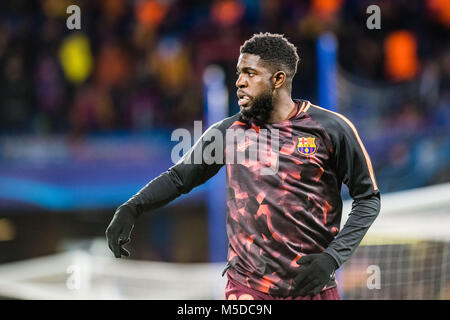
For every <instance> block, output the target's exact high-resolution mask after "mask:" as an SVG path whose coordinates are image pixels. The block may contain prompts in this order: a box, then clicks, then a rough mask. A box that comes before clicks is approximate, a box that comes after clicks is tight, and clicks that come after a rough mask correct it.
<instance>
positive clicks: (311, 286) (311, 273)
mask: <svg viewBox="0 0 450 320" xmlns="http://www.w3.org/2000/svg"><path fill="white" fill-rule="evenodd" d="M297 264H299V265H300V266H301V267H300V271H299V274H298V276H296V277H295V279H294V284H295V287H296V288H297V293H298V295H299V296H302V297H303V296H306V295H309V294H311V295H316V294H318V293H319V292H320V291H321V290H322V289H323V287H325V285H327V284H328V283H329V282H330V278H331V275H332V273H333V272H334V271H335V270H336V269H337V268H338V265H337V263H336V261H335V260H334V258H333V257H332V256H330V255H329V254H327V253H324V252H322V253H312V254H308V255H307V256H304V257H302V258H300V259H299V260H298V261H297Z"/></svg>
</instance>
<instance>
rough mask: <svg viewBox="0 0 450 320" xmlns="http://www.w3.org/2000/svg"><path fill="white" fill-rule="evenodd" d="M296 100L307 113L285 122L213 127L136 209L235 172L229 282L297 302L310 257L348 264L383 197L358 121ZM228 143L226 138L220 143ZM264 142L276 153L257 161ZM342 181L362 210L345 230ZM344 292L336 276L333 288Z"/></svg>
mask: <svg viewBox="0 0 450 320" xmlns="http://www.w3.org/2000/svg"><path fill="white" fill-rule="evenodd" d="M296 102H297V103H298V104H300V105H301V108H299V112H298V113H297V114H296V115H295V116H294V117H292V118H290V119H288V120H285V121H281V122H279V123H267V124H264V125H260V126H257V125H255V124H253V123H248V122H245V121H243V120H242V119H241V117H240V113H238V114H236V115H234V116H232V117H229V118H227V119H225V120H223V121H221V122H219V123H216V124H215V125H213V126H211V127H210V128H209V129H208V130H207V131H205V133H204V134H203V136H202V138H201V139H200V140H199V141H198V142H197V143H196V145H195V146H194V147H193V148H192V149H191V150H190V151H189V152H188V153H187V154H186V155H185V156H184V157H183V158H182V159H181V160H180V161H179V162H178V163H177V164H176V165H174V166H173V167H171V168H170V169H169V170H168V171H167V172H165V173H163V174H162V175H161V176H159V177H158V178H156V179H154V180H153V181H151V182H150V183H149V184H148V185H147V186H146V187H144V188H143V189H142V190H141V191H140V192H139V193H138V194H136V195H135V196H134V197H133V198H131V199H130V200H129V201H128V202H127V204H129V205H132V206H133V207H134V208H136V211H137V212H138V213H139V214H140V213H142V211H145V210H148V209H152V208H156V207H160V206H162V205H164V204H166V203H168V202H169V201H171V200H173V199H174V198H176V197H177V196H179V195H180V194H181V193H187V192H189V191H190V190H191V189H192V188H193V187H195V186H197V185H199V184H202V183H204V182H205V181H207V180H208V179H209V178H211V177H212V176H213V175H214V174H215V173H217V172H218V170H219V169H220V167H222V166H223V165H226V175H227V187H226V188H227V190H226V192H227V234H228V238H229V250H228V265H229V269H228V273H227V274H228V277H230V278H231V279H233V280H235V281H237V282H239V283H242V284H244V285H246V286H248V287H251V288H253V289H256V290H259V291H261V292H264V293H268V294H271V295H275V296H289V295H291V294H290V293H291V292H292V290H293V289H294V287H295V283H294V282H293V281H294V280H293V279H294V278H295V276H296V275H297V274H298V272H299V265H298V264H297V261H298V260H299V259H301V258H302V257H303V256H305V255H308V254H310V253H319V252H326V253H328V254H330V255H331V256H332V257H333V258H334V259H335V260H336V264H337V265H338V266H340V265H341V264H342V263H343V262H345V261H346V260H347V259H348V258H349V257H350V255H351V254H352V253H353V251H354V250H355V249H356V247H357V246H358V245H359V243H360V241H361V240H362V238H363V236H364V234H365V233H366V231H367V229H368V228H369V226H370V225H371V223H372V222H373V220H374V219H375V218H376V216H377V214H378V212H379V191H378V188H377V185H376V182H375V177H374V173H373V169H372V165H371V162H370V159H369V156H368V154H367V152H366V150H365V148H364V146H363V144H362V142H361V139H360V138H359V135H358V133H357V131H356V129H355V127H354V126H353V124H352V123H351V122H350V121H349V120H348V119H346V118H345V117H344V116H342V115H340V114H338V113H335V112H331V111H328V110H326V109H323V108H320V107H318V106H315V105H312V104H311V103H310V102H308V101H303V100H296ZM219 133H221V135H220V134H219ZM234 133H237V134H234ZM233 134H234V135H233ZM220 136H222V137H223V139H225V140H224V141H220V143H218V142H219V140H220V138H218V137H220ZM230 137H232V138H230ZM261 145H264V146H266V149H265V150H264V152H262V153H259V152H258V153H256V154H257V155H261V154H262V155H263V156H262V157H254V156H250V154H252V155H253V154H254V153H252V152H253V151H255V150H259V149H260V147H261ZM211 146H214V147H216V148H223V149H216V151H218V150H221V151H223V155H224V156H223V157H222V158H221V157H220V155H219V153H220V152H210V153H208V152H204V151H205V150H206V149H207V148H210V149H211ZM196 150H197V151H201V152H203V153H200V154H203V157H202V159H201V161H200V162H199V161H194V155H195V153H196ZM230 150H231V151H230ZM238 153H240V154H241V155H243V157H241V158H240V159H241V160H240V161H238V160H239V156H238V155H237V154H238ZM264 170H265V171H264ZM342 183H345V184H346V185H347V186H348V188H349V191H350V195H351V196H352V198H353V199H354V206H353V210H352V212H351V214H350V218H349V220H348V223H347V224H346V226H344V228H343V230H342V231H341V230H340V223H341V214H342V199H341V186H342ZM340 231H341V232H340ZM334 285H335V282H334V279H331V281H330V283H329V284H328V285H327V287H331V286H334Z"/></svg>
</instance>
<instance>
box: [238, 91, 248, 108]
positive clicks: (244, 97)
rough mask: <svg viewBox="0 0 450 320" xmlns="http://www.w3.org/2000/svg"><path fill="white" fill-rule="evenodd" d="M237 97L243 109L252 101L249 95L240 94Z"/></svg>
mask: <svg viewBox="0 0 450 320" xmlns="http://www.w3.org/2000/svg"><path fill="white" fill-rule="evenodd" d="M237 96H238V98H239V101H238V105H239V106H241V107H242V106H244V105H246V104H248V103H249V101H250V97H249V96H248V95H246V94H245V93H240V92H238V94H237Z"/></svg>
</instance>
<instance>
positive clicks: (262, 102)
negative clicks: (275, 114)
mask: <svg viewBox="0 0 450 320" xmlns="http://www.w3.org/2000/svg"><path fill="white" fill-rule="evenodd" d="M272 110H273V94H272V92H271V91H270V90H268V91H266V92H264V93H262V94H261V95H259V96H257V97H255V98H254V99H253V101H252V105H251V107H250V108H248V109H246V108H242V110H241V118H242V119H243V120H244V121H246V122H253V123H254V124H256V125H259V126H260V125H262V124H264V123H267V122H268V121H269V119H270V116H271V115H272Z"/></svg>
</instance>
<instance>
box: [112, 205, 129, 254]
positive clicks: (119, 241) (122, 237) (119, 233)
mask: <svg viewBox="0 0 450 320" xmlns="http://www.w3.org/2000/svg"><path fill="white" fill-rule="evenodd" d="M135 221H136V216H135V213H134V212H133V210H132V208H131V207H129V206H127V205H122V206H120V207H119V208H117V210H116V212H115V213H114V216H113V218H112V220H111V223H110V224H109V226H108V228H107V229H106V239H107V240H108V246H109V248H110V249H111V251H112V252H113V253H114V256H115V257H116V258H121V257H122V256H125V257H129V256H130V252H129V251H128V250H127V249H125V248H123V247H122V246H123V245H124V244H126V243H128V242H130V234H131V230H133V226H134V222H135Z"/></svg>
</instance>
